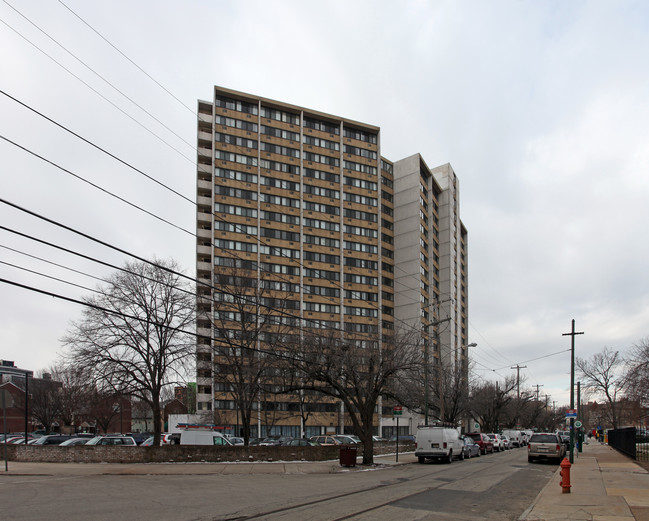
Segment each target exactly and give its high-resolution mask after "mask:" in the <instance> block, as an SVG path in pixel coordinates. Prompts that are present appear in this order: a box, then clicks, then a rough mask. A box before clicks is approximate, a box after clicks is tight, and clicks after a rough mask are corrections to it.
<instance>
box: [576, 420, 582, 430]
mask: <svg viewBox="0 0 649 521" xmlns="http://www.w3.org/2000/svg"><path fill="white" fill-rule="evenodd" d="M575 427H577V429H578V428H579V427H581V422H580V421H579V420H577V421H576V422H575Z"/></svg>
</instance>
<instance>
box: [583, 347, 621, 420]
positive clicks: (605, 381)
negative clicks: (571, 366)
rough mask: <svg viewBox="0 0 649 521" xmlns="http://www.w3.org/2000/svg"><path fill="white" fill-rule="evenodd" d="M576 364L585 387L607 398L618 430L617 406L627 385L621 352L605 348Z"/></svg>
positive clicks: (610, 412)
mask: <svg viewBox="0 0 649 521" xmlns="http://www.w3.org/2000/svg"><path fill="white" fill-rule="evenodd" d="M575 364H576V366H577V369H578V371H579V375H580V378H581V382H582V384H583V385H584V387H585V388H586V389H589V390H591V391H593V392H595V393H597V394H599V395H600V396H603V397H604V398H605V400H606V404H607V407H608V412H609V416H610V420H611V424H612V425H613V428H614V429H617V427H618V423H619V415H618V407H617V406H618V401H619V398H620V397H621V395H622V392H623V390H624V387H625V384H626V381H625V379H624V375H623V373H622V364H623V360H622V357H621V356H620V352H619V351H613V350H612V349H609V348H608V347H604V349H603V351H601V352H599V353H595V354H594V355H593V356H592V357H591V358H589V359H583V358H577V360H576V361H575Z"/></svg>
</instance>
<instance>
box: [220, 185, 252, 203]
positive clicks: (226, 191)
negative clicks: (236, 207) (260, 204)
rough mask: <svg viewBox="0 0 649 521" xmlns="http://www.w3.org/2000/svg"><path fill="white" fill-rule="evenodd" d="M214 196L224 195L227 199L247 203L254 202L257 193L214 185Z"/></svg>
mask: <svg viewBox="0 0 649 521" xmlns="http://www.w3.org/2000/svg"><path fill="white" fill-rule="evenodd" d="M214 195H224V196H227V197H237V198H239V199H245V200H247V201H256V200H257V192H253V191H251V190H242V189H240V188H232V187H231V186H223V185H216V186H215V187H214Z"/></svg>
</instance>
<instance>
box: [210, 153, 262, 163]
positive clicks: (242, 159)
mask: <svg viewBox="0 0 649 521" xmlns="http://www.w3.org/2000/svg"><path fill="white" fill-rule="evenodd" d="M214 159H217V160H221V161H231V162H233V163H239V164H240V165H248V166H257V158H256V157H251V156H244V155H242V154H233V153H232V152H226V151H224V150H217V151H216V152H214Z"/></svg>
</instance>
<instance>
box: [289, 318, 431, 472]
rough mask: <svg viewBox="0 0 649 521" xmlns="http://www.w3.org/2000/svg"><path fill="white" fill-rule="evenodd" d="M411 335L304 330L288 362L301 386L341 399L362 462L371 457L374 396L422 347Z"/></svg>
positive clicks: (417, 359) (383, 390) (415, 362)
mask: <svg viewBox="0 0 649 521" xmlns="http://www.w3.org/2000/svg"><path fill="white" fill-rule="evenodd" d="M414 340H415V341H413V335H405V334H404V335H399V336H397V335H395V336H391V337H387V336H384V337H383V338H382V339H379V338H378V337H377V335H366V336H365V337H364V338H363V339H359V338H356V339H353V338H345V337H344V335H343V334H342V332H340V331H337V330H321V331H317V332H316V331H314V332H309V333H307V334H305V337H304V339H303V342H302V343H301V345H300V347H301V349H294V350H293V351H292V353H291V354H290V356H287V361H288V362H289V363H291V364H293V367H294V369H295V370H296V372H297V373H298V374H299V375H301V376H302V382H303V386H304V387H303V388H304V389H305V390H313V391H318V392H320V393H322V394H324V395H326V396H330V397H332V398H335V399H338V400H341V401H342V402H343V404H344V405H345V410H346V412H347V414H348V415H349V418H350V419H351V423H352V426H353V429H354V433H355V434H356V435H357V436H358V437H359V438H360V439H361V441H362V443H363V464H364V465H371V464H372V463H373V462H374V443H373V439H372V436H373V434H374V415H375V411H376V406H377V403H378V399H379V396H381V395H383V394H386V393H389V391H390V389H391V384H392V381H393V380H394V379H395V378H397V377H398V376H399V375H400V374H401V373H402V372H403V373H406V372H407V371H409V370H411V369H412V368H413V367H414V366H415V365H419V364H420V363H421V349H420V346H419V343H418V342H417V341H416V339H414Z"/></svg>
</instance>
